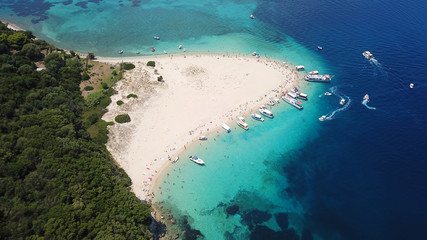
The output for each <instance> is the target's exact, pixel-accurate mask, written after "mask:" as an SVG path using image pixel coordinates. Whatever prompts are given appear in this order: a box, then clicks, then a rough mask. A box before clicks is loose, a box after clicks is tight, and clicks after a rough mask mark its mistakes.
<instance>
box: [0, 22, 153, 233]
mask: <svg viewBox="0 0 427 240" xmlns="http://www.w3.org/2000/svg"><path fill="white" fill-rule="evenodd" d="M33 38H34V36H32V34H31V32H15V31H12V30H9V29H8V28H6V26H5V25H4V24H2V23H0V63H1V68H0V239H150V238H151V234H150V233H149V231H148V230H147V226H148V224H150V222H151V218H150V206H149V205H147V204H144V203H141V201H140V200H138V199H137V198H136V197H135V195H134V194H133V193H131V192H130V185H131V181H130V179H129V177H128V176H127V175H126V173H125V172H124V171H123V169H121V168H119V167H117V166H116V165H115V164H114V162H113V159H112V158H111V157H110V155H109V153H108V151H107V150H106V148H105V145H104V143H105V142H106V139H107V133H108V131H107V129H106V126H107V125H108V124H112V123H107V122H104V121H102V120H100V116H102V112H103V110H104V109H105V107H106V106H108V104H109V103H110V102H111V100H109V99H110V98H109V96H111V95H112V94H114V90H112V88H111V85H110V86H107V87H106V88H101V89H100V90H99V91H96V92H94V93H92V94H90V95H89V96H88V99H87V101H86V100H85V99H83V97H82V96H81V92H80V88H79V84H80V82H81V81H82V73H83V69H84V67H83V66H82V65H84V62H85V61H84V60H81V59H79V57H78V55H75V54H74V53H70V54H66V53H64V52H62V51H58V49H55V48H54V47H53V46H51V45H49V44H48V43H46V42H44V41H41V40H33ZM36 62H37V63H36ZM36 64H37V65H36ZM36 66H38V67H45V69H44V70H42V71H36ZM86 68H87V66H86ZM116 75H117V73H116ZM92 95H94V96H92ZM90 96H92V97H90ZM94 129H95V130H94Z"/></svg>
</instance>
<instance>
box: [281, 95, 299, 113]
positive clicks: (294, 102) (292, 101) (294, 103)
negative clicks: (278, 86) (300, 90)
mask: <svg viewBox="0 0 427 240" xmlns="http://www.w3.org/2000/svg"><path fill="white" fill-rule="evenodd" d="M282 99H283V101H285V102H287V103H289V104H290V105H292V106H294V107H296V108H297V109H299V110H301V109H302V108H303V106H302V102H300V101H297V100H296V99H295V98H293V97H292V96H290V95H289V93H288V94H286V95H283V96H282Z"/></svg>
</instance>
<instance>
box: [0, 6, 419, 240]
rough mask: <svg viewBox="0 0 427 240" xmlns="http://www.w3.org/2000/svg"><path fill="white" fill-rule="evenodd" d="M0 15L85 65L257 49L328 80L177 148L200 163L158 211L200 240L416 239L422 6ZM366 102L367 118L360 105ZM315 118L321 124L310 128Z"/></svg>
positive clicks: (97, 9) (166, 191) (166, 194)
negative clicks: (295, 100) (259, 116)
mask: <svg viewBox="0 0 427 240" xmlns="http://www.w3.org/2000/svg"><path fill="white" fill-rule="evenodd" d="M23 5H27V6H28V5H30V6H29V7H28V8H23V7H22V6H23ZM0 7H1V8H0V16H1V18H3V19H5V20H9V21H11V22H15V23H17V24H18V25H19V26H21V27H23V28H26V29H30V30H32V31H33V32H34V33H35V35H36V36H38V37H40V38H43V39H46V40H48V41H51V42H53V43H54V44H56V45H58V46H61V47H64V48H67V49H74V50H76V51H79V52H95V54H96V55H97V56H123V57H126V56H136V52H138V51H140V52H141V54H143V55H151V54H153V53H152V52H151V51H150V49H151V47H155V48H156V52H155V53H154V54H162V52H163V51H164V50H165V51H167V52H168V53H181V51H182V50H179V49H178V45H180V44H182V45H183V47H184V48H186V50H187V52H211V53H212V52H215V53H229V54H251V53H252V52H253V51H257V52H258V53H260V55H261V57H262V58H266V57H269V58H274V59H277V60H279V61H286V62H292V63H294V64H295V65H300V64H303V65H305V66H306V69H307V70H319V71H320V72H322V73H323V72H325V73H329V74H331V75H335V76H334V78H333V81H332V83H331V84H319V83H317V84H316V83H310V84H303V85H302V87H300V90H302V91H303V92H306V93H308V94H309V101H308V102H303V103H304V110H302V111H298V110H297V109H295V108H293V107H291V106H290V105H287V104H286V103H284V102H283V101H282V102H281V103H280V105H279V106H278V107H275V108H273V111H274V113H275V116H276V117H275V118H274V119H266V120H265V122H264V123H260V122H255V121H254V120H252V119H250V118H249V116H246V118H247V122H248V123H249V125H250V130H249V131H247V132H245V131H243V130H242V129H240V128H238V127H237V126H235V125H233V129H232V132H231V133H230V134H224V133H221V134H220V135H219V136H216V137H215V140H216V141H213V140H212V139H210V140H209V141H208V142H206V143H202V145H199V146H194V147H193V148H191V149H188V151H187V153H188V155H198V156H200V157H201V158H202V159H204V160H205V161H206V162H207V164H206V166H204V167H201V166H198V165H196V164H194V163H192V162H190V161H189V160H187V156H181V160H180V161H179V162H178V163H177V164H175V165H173V167H172V168H171V170H170V172H169V177H167V176H165V179H164V181H166V183H163V184H162V186H161V188H162V189H161V191H162V194H160V193H158V194H157V200H158V201H159V202H161V204H162V205H163V206H164V207H165V208H167V209H171V211H172V212H171V213H172V214H173V215H174V216H175V217H176V218H178V219H179V220H180V219H182V217H183V216H187V218H188V221H189V225H190V226H191V227H192V228H194V229H198V230H200V231H201V233H202V234H203V235H204V236H205V237H206V238H205V239H291V238H292V237H295V235H298V236H299V238H302V239H310V236H313V237H314V238H315V239H423V238H424V237H425V236H426V235H427V232H426V230H425V228H424V225H425V223H427V217H426V216H427V210H426V207H425V206H424V205H425V204H424V203H425V202H426V200H427V188H426V185H425V183H426V182H427V172H426V169H427V163H426V161H425V159H427V153H426V148H425V146H426V143H427V139H426V137H425V136H426V134H425V133H426V130H425V124H426V115H427V111H426V108H425V103H426V102H427V94H426V92H427V91H426V88H427V84H426V83H425V81H424V80H425V76H424V75H425V74H424V72H425V66H427V58H426V57H425V56H426V54H427V45H426V44H425V39H427V32H426V31H425V29H427V21H426V18H425V17H424V12H425V9H427V2H425V1H419V0H416V1H411V2H407V1H406V2H405V1H398V2H390V1H385V0H374V1H370V2H357V1H356V2H355V1H333V0H327V1H311V0H303V1H298V2H295V1H289V0H285V1H246V0H241V1H219V0H218V1H204V2H200V1H174V2H170V1H112V0H108V1H106V0H104V1H101V0H99V1H90V2H87V1H75V0H69V1H55V2H54V1H52V2H49V1H37V2H34V3H33V2H31V1H12V0H9V1H2V2H1V3H0ZM252 13H253V14H254V15H255V19H253V20H252V19H250V18H249V15H250V14H252ZM155 35H158V36H160V40H159V41H157V40H155V39H154V38H153V36H155ZM318 45H321V46H322V47H323V50H322V51H318V50H317V46H318ZM120 49H123V50H124V54H123V55H119V54H118V51H119V50H120ZM365 50H369V51H371V52H372V53H373V54H374V57H375V61H368V60H366V59H365V58H364V57H363V56H362V52H363V51H365ZM411 82H412V83H414V84H415V87H414V88H413V89H410V88H409V84H410V83H411ZM325 91H330V92H334V95H332V96H324V95H323V93H324V92H325ZM365 94H369V96H370V102H369V106H373V107H375V108H376V110H371V109H367V108H366V106H364V105H363V104H362V103H361V101H362V98H363V96H364V95H365ZM341 98H344V99H345V100H346V104H345V105H344V106H341V105H340V104H339V101H340V99H341ZM322 115H327V116H328V120H330V121H324V122H320V121H318V117H320V116H322ZM230 206H232V208H229V207H230ZM236 206H238V211H237V212H235V213H236V214H235V215H228V216H227V213H226V209H227V208H228V210H229V211H231V210H236V209H237V208H236ZM233 213H234V211H233ZM179 224H180V226H182V227H183V228H185V227H187V228H188V226H189V225H185V224H183V221H179ZM187 230H188V229H187ZM187 232H190V231H187ZM187 237H188V236H187Z"/></svg>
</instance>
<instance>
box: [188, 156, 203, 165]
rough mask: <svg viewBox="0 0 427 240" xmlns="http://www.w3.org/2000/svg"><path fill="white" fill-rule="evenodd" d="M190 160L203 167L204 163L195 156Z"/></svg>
mask: <svg viewBox="0 0 427 240" xmlns="http://www.w3.org/2000/svg"><path fill="white" fill-rule="evenodd" d="M190 160H191V161H193V162H195V163H197V164H199V165H205V162H204V161H203V160H202V159H201V158H198V157H197V156H190Z"/></svg>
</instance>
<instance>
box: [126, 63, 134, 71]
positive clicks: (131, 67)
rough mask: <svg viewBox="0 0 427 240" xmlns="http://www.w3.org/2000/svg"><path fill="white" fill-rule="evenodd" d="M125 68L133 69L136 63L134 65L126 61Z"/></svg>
mask: <svg viewBox="0 0 427 240" xmlns="http://www.w3.org/2000/svg"><path fill="white" fill-rule="evenodd" d="M123 68H124V69H125V70H131V69H134V68H135V65H133V64H132V63H125V64H124V65H123Z"/></svg>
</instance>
